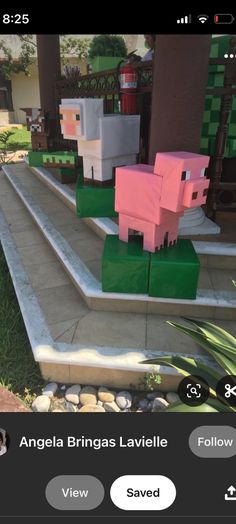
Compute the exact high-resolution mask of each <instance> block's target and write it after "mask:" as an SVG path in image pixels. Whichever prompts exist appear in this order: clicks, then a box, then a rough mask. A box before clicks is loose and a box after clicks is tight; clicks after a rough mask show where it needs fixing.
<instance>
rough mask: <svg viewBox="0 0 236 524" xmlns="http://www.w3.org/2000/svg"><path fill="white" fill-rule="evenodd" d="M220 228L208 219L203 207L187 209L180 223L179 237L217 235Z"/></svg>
mask: <svg viewBox="0 0 236 524" xmlns="http://www.w3.org/2000/svg"><path fill="white" fill-rule="evenodd" d="M218 233H220V227H219V226H218V225H217V224H216V223H215V222H213V221H212V220H210V219H209V218H207V217H206V215H205V213H204V211H203V209H202V208H201V207H194V208H192V209H186V211H185V212H184V216H183V217H182V218H181V219H180V222H179V230H178V234H179V235H217V234H218Z"/></svg>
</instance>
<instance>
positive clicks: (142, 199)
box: [115, 151, 209, 252]
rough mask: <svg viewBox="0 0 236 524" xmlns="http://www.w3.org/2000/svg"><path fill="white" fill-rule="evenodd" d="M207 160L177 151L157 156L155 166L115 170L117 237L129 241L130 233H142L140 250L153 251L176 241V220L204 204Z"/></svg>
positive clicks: (206, 183) (135, 166)
mask: <svg viewBox="0 0 236 524" xmlns="http://www.w3.org/2000/svg"><path fill="white" fill-rule="evenodd" d="M208 162H209V157H206V156H203V155H197V154H193V153H188V152H185V151H177V152H174V153H157V155H156V161H155V165H154V167H153V166H150V165H144V164H139V165H134V166H128V167H120V168H117V169H116V192H115V210H116V211H117V212H118V213H119V238H120V239H121V240H124V241H126V242H128V235H129V231H130V230H131V231H132V230H135V231H140V232H141V233H143V247H144V249H147V250H148V251H151V252H154V251H155V249H156V248H157V249H159V248H160V247H163V246H164V244H167V245H168V246H171V245H172V244H173V243H174V242H176V240H177V234H178V224H179V219H180V217H181V216H182V215H183V213H184V210H185V209H186V208H193V207H196V206H199V205H202V204H204V203H205V202H206V196H207V190H208V186H209V180H206V178H205V176H204V175H205V169H206V167H207V166H208Z"/></svg>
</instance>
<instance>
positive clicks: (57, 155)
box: [43, 151, 78, 168]
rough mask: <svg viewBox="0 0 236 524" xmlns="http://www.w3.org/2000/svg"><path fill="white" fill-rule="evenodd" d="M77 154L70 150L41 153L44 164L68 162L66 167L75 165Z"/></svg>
mask: <svg viewBox="0 0 236 524" xmlns="http://www.w3.org/2000/svg"><path fill="white" fill-rule="evenodd" d="M77 158H78V155H77V153H73V152H71V151H48V152H44V153H43V162H44V163H45V164H52V167H53V164H55V163H56V164H58V167H60V164H68V165H67V167H68V168H69V167H70V166H71V168H74V167H75V166H76V162H77Z"/></svg>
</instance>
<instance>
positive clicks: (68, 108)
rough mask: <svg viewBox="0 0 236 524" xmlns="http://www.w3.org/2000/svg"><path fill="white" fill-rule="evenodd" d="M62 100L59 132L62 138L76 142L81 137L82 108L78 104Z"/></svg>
mask: <svg viewBox="0 0 236 524" xmlns="http://www.w3.org/2000/svg"><path fill="white" fill-rule="evenodd" d="M69 102H70V103H67V102H66V101H63V100H62V104H61V105H60V106H59V107H60V123H61V132H62V135H63V137H64V138H66V139H69V140H77V139H78V138H79V137H81V135H82V107H81V105H80V104H79V103H77V102H75V101H73V99H71V100H69Z"/></svg>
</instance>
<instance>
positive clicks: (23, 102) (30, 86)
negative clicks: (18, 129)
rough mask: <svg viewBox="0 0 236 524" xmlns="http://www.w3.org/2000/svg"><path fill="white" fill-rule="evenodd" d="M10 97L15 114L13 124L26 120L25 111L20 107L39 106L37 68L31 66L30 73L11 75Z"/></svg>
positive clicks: (22, 122)
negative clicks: (26, 74) (28, 74)
mask: <svg viewBox="0 0 236 524" xmlns="http://www.w3.org/2000/svg"><path fill="white" fill-rule="evenodd" d="M12 99H13V107H14V115H15V122H14V123H15V124H24V123H25V122H26V118H25V113H24V111H21V109H20V108H21V107H40V97H39V83H38V69H37V67H36V66H35V65H33V66H31V75H30V76H25V75H24V74H23V73H19V74H17V75H13V76H12Z"/></svg>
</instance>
